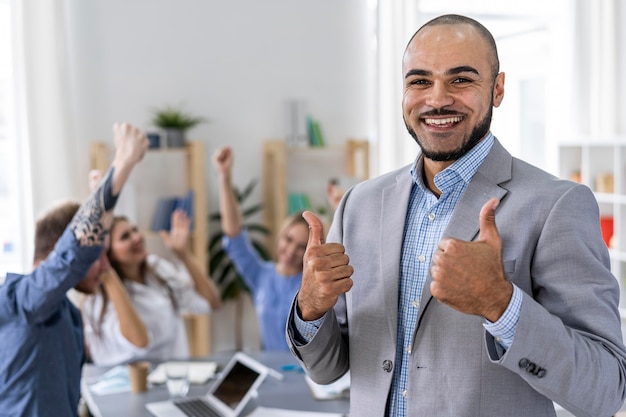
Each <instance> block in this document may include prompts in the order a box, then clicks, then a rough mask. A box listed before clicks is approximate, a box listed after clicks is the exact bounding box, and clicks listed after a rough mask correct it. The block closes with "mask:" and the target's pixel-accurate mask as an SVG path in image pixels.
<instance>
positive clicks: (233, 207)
mask: <svg viewBox="0 0 626 417" xmlns="http://www.w3.org/2000/svg"><path fill="white" fill-rule="evenodd" d="M233 159H234V157H233V151H232V149H231V148H230V147H228V146H226V147H222V148H220V149H218V150H217V151H216V152H215V154H214V156H213V161H214V164H215V166H216V167H217V171H218V183H219V195H220V213H221V217H222V230H223V231H224V234H225V238H224V241H223V245H224V249H225V250H226V253H227V254H228V256H230V258H231V259H232V260H233V262H234V264H235V267H236V268H237V271H238V272H239V273H240V274H241V276H242V277H243V279H244V280H245V281H246V284H248V286H249V287H250V290H251V291H252V297H253V300H254V307H255V310H256V314H257V319H258V322H259V331H260V334H261V344H262V347H263V349H264V350H287V349H288V347H287V342H286V340H285V326H286V323H287V316H288V315H289V308H290V306H291V301H292V299H293V297H294V296H295V294H296V292H297V291H298V288H300V282H301V280H302V257H303V255H304V251H305V250H306V245H307V241H308V239H309V226H308V224H307V223H306V221H305V220H304V219H303V218H302V216H301V215H293V216H291V217H289V218H288V219H287V220H286V222H285V224H284V226H283V228H282V229H281V231H280V233H279V236H278V242H277V246H276V258H277V259H276V262H271V261H265V260H263V259H262V258H261V257H260V256H259V254H258V253H257V252H256V251H255V250H254V248H253V246H252V244H251V243H250V240H249V239H248V235H247V233H246V230H245V229H244V228H243V226H242V218H241V211H240V208H239V204H238V203H237V199H236V198H235V195H234V194H233V191H232V190H233V185H232V167H233Z"/></svg>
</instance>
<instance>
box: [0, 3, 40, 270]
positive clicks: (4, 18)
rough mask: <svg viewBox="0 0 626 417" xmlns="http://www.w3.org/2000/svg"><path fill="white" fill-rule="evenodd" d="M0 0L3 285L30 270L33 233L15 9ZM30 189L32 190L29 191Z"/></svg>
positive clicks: (0, 261) (0, 246)
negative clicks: (20, 134) (21, 131)
mask: <svg viewBox="0 0 626 417" xmlns="http://www.w3.org/2000/svg"><path fill="white" fill-rule="evenodd" d="M13 4H14V3H12V2H11V1H9V0H0V282H1V281H3V280H4V276H5V275H6V273H7V272H24V271H26V270H27V269H29V264H30V259H28V256H27V253H28V252H29V251H30V248H29V247H27V246H29V245H27V244H26V239H25V236H29V235H31V233H29V232H30V231H31V230H32V229H31V227H32V226H30V225H27V223H31V222H32V221H31V220H30V219H31V218H32V216H31V215H30V213H31V211H32V210H31V209H30V205H29V204H26V202H25V196H26V195H28V193H29V192H30V191H29V188H30V187H29V186H27V187H24V185H23V184H30V181H29V178H28V176H27V175H23V174H22V172H28V170H27V169H23V168H24V167H25V165H24V164H22V162H21V161H22V158H21V155H23V154H24V153H23V150H24V149H25V148H26V144H25V143H20V141H19V140H18V139H19V138H18V131H19V129H18V105H17V103H18V100H17V89H18V82H17V80H18V77H17V76H16V72H15V67H16V65H15V64H16V63H15V60H14V57H15V55H16V54H15V46H14V45H15V44H16V43H15V38H14V36H13V35H14V29H15V27H14V25H13V23H14V16H15V14H14V12H15V10H14V8H13ZM25 188H28V189H25Z"/></svg>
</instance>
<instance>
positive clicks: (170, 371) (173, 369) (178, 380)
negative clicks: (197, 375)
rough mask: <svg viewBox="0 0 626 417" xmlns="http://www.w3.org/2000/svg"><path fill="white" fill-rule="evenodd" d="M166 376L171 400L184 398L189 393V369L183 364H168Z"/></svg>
mask: <svg viewBox="0 0 626 417" xmlns="http://www.w3.org/2000/svg"><path fill="white" fill-rule="evenodd" d="M165 375H166V377H167V391H168V392H169V394H170V398H173V399H176V398H184V397H185V396H186V395H187V393H188V392H189V367H188V366H187V365H186V364H182V363H168V364H166V365H165Z"/></svg>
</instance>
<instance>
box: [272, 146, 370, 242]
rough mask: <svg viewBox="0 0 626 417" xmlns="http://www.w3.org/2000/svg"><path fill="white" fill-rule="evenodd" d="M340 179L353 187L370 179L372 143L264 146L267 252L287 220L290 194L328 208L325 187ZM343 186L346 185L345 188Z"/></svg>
mask: <svg viewBox="0 0 626 417" xmlns="http://www.w3.org/2000/svg"><path fill="white" fill-rule="evenodd" d="M331 178H339V179H340V181H342V182H343V181H346V182H349V183H350V184H345V185H346V186H349V185H351V184H352V183H356V182H359V181H362V180H365V179H367V178H369V142H368V141H367V140H360V139H348V140H346V141H345V143H344V144H342V145H331V146H325V147H319V148H316V147H295V146H293V147H291V146H288V145H287V143H286V142H285V141H284V140H281V139H279V140H268V141H265V142H264V144H263V204H264V211H265V223H266V226H267V227H268V229H269V230H270V236H269V240H268V242H269V243H268V248H270V249H271V250H273V249H274V247H275V242H276V235H277V233H278V230H279V228H280V226H281V224H282V222H283V221H284V220H285V219H286V218H287V216H288V194H289V193H291V192H298V193H305V194H307V196H308V197H309V198H310V201H311V204H312V205H313V207H314V208H315V207H326V208H327V209H328V210H330V208H329V207H327V204H326V191H325V189H326V183H327V182H328V180H329V179H331ZM342 185H343V184H342Z"/></svg>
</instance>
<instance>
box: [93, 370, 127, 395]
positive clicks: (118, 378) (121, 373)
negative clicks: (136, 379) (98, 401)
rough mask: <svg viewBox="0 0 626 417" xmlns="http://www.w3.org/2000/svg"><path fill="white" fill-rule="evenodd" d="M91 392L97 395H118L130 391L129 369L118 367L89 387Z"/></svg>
mask: <svg viewBox="0 0 626 417" xmlns="http://www.w3.org/2000/svg"><path fill="white" fill-rule="evenodd" d="M89 390H90V391H91V392H93V393H94V394H96V395H106V394H117V393H118V392H128V391H130V378H129V376H128V367H127V366H125V365H120V366H116V367H114V368H111V369H110V370H109V371H107V372H105V373H104V374H102V375H101V376H100V377H98V379H97V382H95V383H93V384H91V385H90V386H89Z"/></svg>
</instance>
